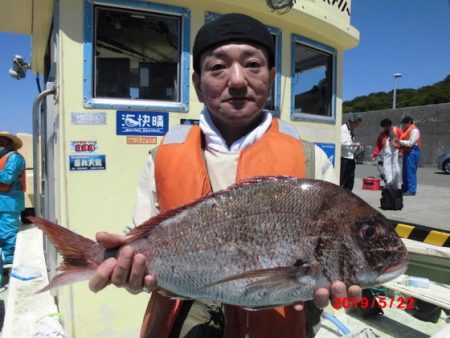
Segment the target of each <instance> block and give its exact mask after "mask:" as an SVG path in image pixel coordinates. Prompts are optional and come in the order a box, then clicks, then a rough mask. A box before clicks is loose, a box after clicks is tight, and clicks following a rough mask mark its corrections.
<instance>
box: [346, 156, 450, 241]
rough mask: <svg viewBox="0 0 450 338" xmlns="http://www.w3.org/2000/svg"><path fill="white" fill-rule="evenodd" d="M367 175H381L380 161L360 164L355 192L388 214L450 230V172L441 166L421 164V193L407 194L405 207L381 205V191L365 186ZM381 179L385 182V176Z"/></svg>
mask: <svg viewBox="0 0 450 338" xmlns="http://www.w3.org/2000/svg"><path fill="white" fill-rule="evenodd" d="M367 177H376V178H379V177H380V173H379V171H378V169H377V167H376V164H375V163H371V164H357V165H356V172H355V186H354V188H353V193H355V194H356V195H358V196H359V197H361V198H362V199H363V200H365V201H366V202H367V203H369V204H370V205H371V206H372V207H374V208H375V209H377V210H378V211H380V212H381V213H382V214H383V215H385V216H386V217H387V218H389V219H392V220H395V221H398V222H400V223H406V224H411V225H418V226H424V227H430V228H434V229H438V230H443V231H447V232H450V175H446V174H444V173H443V172H442V171H440V170H438V169H437V168H429V167H419V169H418V171H417V193H416V195H415V196H404V197H403V209H402V210H383V209H381V208H380V198H381V191H380V190H378V191H374V190H364V189H363V178H367ZM380 183H381V185H383V184H384V183H383V181H382V180H380Z"/></svg>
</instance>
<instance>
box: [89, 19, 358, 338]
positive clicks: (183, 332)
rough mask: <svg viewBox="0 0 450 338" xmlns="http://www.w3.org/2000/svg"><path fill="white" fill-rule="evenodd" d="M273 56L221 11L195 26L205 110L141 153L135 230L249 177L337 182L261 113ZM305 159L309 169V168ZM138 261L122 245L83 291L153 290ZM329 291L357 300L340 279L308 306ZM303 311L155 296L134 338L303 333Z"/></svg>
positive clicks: (112, 241) (261, 34)
mask: <svg viewBox="0 0 450 338" xmlns="http://www.w3.org/2000/svg"><path fill="white" fill-rule="evenodd" d="M274 58H275V53H274V46H273V40H272V36H271V34H270V33H269V32H268V30H267V29H266V28H265V26H264V25H263V24H262V23H261V22H259V21H257V20H255V19H253V18H250V17H248V16H246V15H241V14H226V15H222V16H221V17H219V18H218V19H216V20H214V21H212V22H209V23H207V24H205V25H204V26H203V27H202V28H201V29H200V30H199V32H198V34H197V36H196V39H195V43H194V46H193V64H194V73H193V75H192V81H193V84H194V86H195V90H196V92H197V96H198V98H199V100H200V102H203V103H204V105H205V108H204V110H203V111H202V113H201V115H200V125H199V126H179V128H177V127H175V128H172V129H171V130H170V131H169V133H168V135H166V137H165V139H164V141H163V142H162V144H161V145H160V147H159V148H158V151H157V152H156V154H153V156H150V157H149V159H148V161H147V164H146V167H145V169H144V171H143V174H142V177H141V180H140V185H139V188H138V199H137V202H136V207H135V212H134V216H133V222H134V224H135V225H139V224H141V223H142V222H144V221H145V220H146V219H148V218H150V217H152V216H155V215H156V214H157V213H159V212H165V211H167V210H171V209H173V208H177V207H180V206H182V205H184V204H186V203H190V202H192V201H194V200H196V199H199V198H202V197H204V196H207V195H208V194H209V193H211V192H214V191H219V190H222V189H226V188H227V187H228V186H230V185H232V184H233V183H236V182H242V181H245V180H247V179H249V178H251V177H253V176H280V175H285V176H292V177H299V178H306V177H308V176H309V177H310V178H315V179H321V180H325V181H330V182H332V183H336V178H335V174H334V170H333V167H332V165H331V163H330V162H329V161H328V159H327V158H326V155H325V154H324V153H323V152H322V150H320V149H319V148H318V147H315V146H314V145H312V147H311V145H308V144H307V143H306V142H304V141H302V140H301V139H300V138H299V137H298V135H296V130H295V128H293V127H292V126H290V125H289V124H287V123H286V122H283V121H280V120H277V119H275V118H272V116H271V114H270V113H268V112H266V111H265V110H264V109H263V108H264V106H265V103H266V100H267V97H268V95H269V92H270V89H271V87H272V83H273V81H274V77H275V72H276V71H275V68H274ZM311 149H312V150H311ZM308 161H314V163H313V164H312V165H311V164H310V165H309V166H308V164H307V163H308ZM311 176H312V177H311ZM180 230H181V229H180ZM125 238H126V237H125V236H120V235H113V234H109V233H98V234H97V240H98V241H99V242H100V243H101V244H103V245H104V246H105V247H109V248H113V247H117V246H119V245H122V244H123V243H124V242H125ZM145 259H146V257H145V256H144V255H143V254H135V251H134V249H133V248H132V247H131V246H125V247H124V248H122V250H121V251H120V254H119V256H118V257H117V258H109V259H107V260H106V261H105V262H103V264H101V265H100V267H99V268H98V269H97V271H96V274H95V276H94V277H93V278H92V279H91V281H90V288H91V290H92V291H94V292H98V291H100V290H102V289H103V288H104V287H106V286H107V285H109V284H111V283H112V284H114V285H116V286H118V287H125V288H127V289H128V290H129V291H130V292H132V293H139V292H141V291H143V290H146V291H152V290H156V289H157V284H158V281H157V280H155V278H154V277H153V276H151V275H145V270H146V266H145ZM330 295H332V296H333V297H340V298H344V297H350V298H353V297H360V296H361V289H360V288H359V287H358V286H351V287H349V288H348V289H347V287H346V286H345V284H344V283H343V282H340V281H334V282H333V283H332V285H331V287H330V289H326V288H318V289H316V290H315V293H314V304H315V305H316V306H317V307H318V308H323V307H325V306H326V305H327V304H328V302H329V299H330ZM305 304H306V303H305ZM308 308H311V304H308ZM302 309H303V304H302V303H298V304H294V305H288V306H283V307H276V308H273V309H267V310H260V311H251V312H249V311H247V310H244V309H242V308H240V307H237V306H230V305H227V306H221V305H220V304H219V305H217V304H216V303H213V302H201V301H180V300H173V299H171V298H168V297H165V296H163V295H161V294H160V293H158V292H153V293H152V296H151V300H150V303H149V306H148V309H147V313H146V315H145V318H144V323H143V327H142V330H141V336H142V337H154V338H169V337H226V338H237V337H244V336H245V337H252V338H253V337H255V338H264V337H267V338H269V337H307V336H309V335H311V332H308V333H307V329H306V327H307V326H308V324H307V322H308V318H306V317H307V316H308V313H309V311H304V310H303V311H302ZM222 310H223V311H222ZM305 312H308V313H307V314H306V315H305ZM224 318H225V319H224ZM193 332H195V335H193Z"/></svg>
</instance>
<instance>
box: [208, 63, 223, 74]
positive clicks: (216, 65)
mask: <svg viewBox="0 0 450 338" xmlns="http://www.w3.org/2000/svg"><path fill="white" fill-rule="evenodd" d="M222 69H225V65H222V64H215V65H212V66H211V67H209V70H211V71H213V72H215V71H219V70H222Z"/></svg>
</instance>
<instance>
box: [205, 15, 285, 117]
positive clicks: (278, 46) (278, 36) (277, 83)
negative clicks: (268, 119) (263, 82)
mask: <svg viewBox="0 0 450 338" xmlns="http://www.w3.org/2000/svg"><path fill="white" fill-rule="evenodd" d="M221 15H223V14H221V13H217V12H206V13H205V23H207V22H209V21H211V20H214V19H217V18H218V17H220V16H221ZM263 24H264V23H263ZM264 25H265V26H266V27H267V29H268V30H269V32H270V34H272V35H273V36H274V37H275V71H276V74H275V79H274V87H273V88H274V95H273V100H274V102H273V108H274V109H273V110H272V109H266V108H264V110H266V111H268V112H270V113H271V114H272V115H273V116H276V117H280V115H281V50H282V32H281V29H279V28H276V27H273V26H269V25H266V24H264Z"/></svg>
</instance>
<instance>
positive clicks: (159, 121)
mask: <svg viewBox="0 0 450 338" xmlns="http://www.w3.org/2000/svg"><path fill="white" fill-rule="evenodd" d="M168 130H169V114H168V113H164V112H161V113H156V112H141V111H136V112H130V111H117V121H116V134H117V135H133V136H164V135H165V134H166V133H167V131H168Z"/></svg>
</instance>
